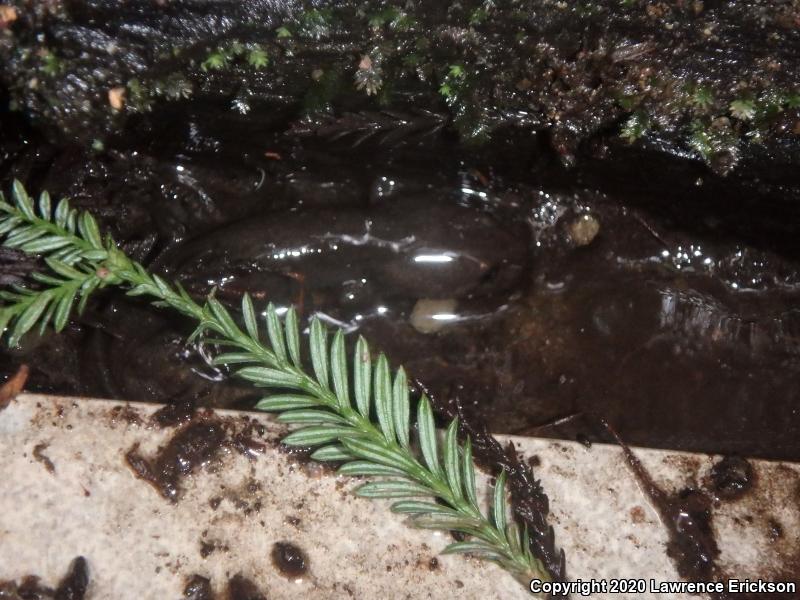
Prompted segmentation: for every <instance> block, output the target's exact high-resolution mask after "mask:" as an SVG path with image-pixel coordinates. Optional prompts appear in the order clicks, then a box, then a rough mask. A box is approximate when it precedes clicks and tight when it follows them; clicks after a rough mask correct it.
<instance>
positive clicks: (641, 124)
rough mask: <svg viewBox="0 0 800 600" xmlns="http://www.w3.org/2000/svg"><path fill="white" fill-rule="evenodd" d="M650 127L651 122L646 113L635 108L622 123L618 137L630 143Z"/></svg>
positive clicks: (644, 133)
mask: <svg viewBox="0 0 800 600" xmlns="http://www.w3.org/2000/svg"><path fill="white" fill-rule="evenodd" d="M650 128H651V123H650V119H649V117H648V116H647V113H645V112H644V111H641V110H637V111H636V112H635V113H633V114H632V115H631V116H630V117H628V120H627V121H625V123H624V124H623V125H622V129H621V131H620V137H621V138H623V139H625V140H627V141H628V142H629V143H632V142H635V141H636V140H638V139H639V138H641V137H643V136H644V135H646V134H647V132H648V131H649V130H650Z"/></svg>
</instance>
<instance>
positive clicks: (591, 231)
mask: <svg viewBox="0 0 800 600" xmlns="http://www.w3.org/2000/svg"><path fill="white" fill-rule="evenodd" d="M598 233H600V221H598V220H597V219H596V218H595V217H594V216H593V215H589V214H586V215H581V216H580V217H578V218H577V219H575V220H574V221H573V222H572V223H570V224H569V236H570V237H571V238H572V241H573V242H575V245H576V246H588V245H589V244H591V243H592V242H593V241H594V238H596V237H597V234H598Z"/></svg>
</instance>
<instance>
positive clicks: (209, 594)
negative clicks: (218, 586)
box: [183, 573, 267, 600]
mask: <svg viewBox="0 0 800 600" xmlns="http://www.w3.org/2000/svg"><path fill="white" fill-rule="evenodd" d="M183 597H184V598H186V600H267V595H266V594H264V593H263V592H262V591H261V590H260V589H259V588H258V586H257V585H256V584H255V583H253V582H252V581H251V580H250V579H247V578H246V577H244V576H243V575H242V574H240V573H239V574H237V575H234V576H233V577H231V578H230V579H229V580H228V583H227V586H226V588H225V591H224V593H220V594H216V593H215V592H214V589H213V586H212V585H211V581H210V580H209V579H208V578H206V577H203V576H202V575H193V576H192V577H191V578H190V579H189V580H188V581H187V582H186V587H185V588H184V590H183Z"/></svg>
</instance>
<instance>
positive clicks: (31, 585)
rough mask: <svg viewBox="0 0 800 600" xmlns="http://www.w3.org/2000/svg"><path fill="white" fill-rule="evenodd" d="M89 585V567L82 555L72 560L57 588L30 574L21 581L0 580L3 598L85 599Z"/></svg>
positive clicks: (31, 599)
mask: <svg viewBox="0 0 800 600" xmlns="http://www.w3.org/2000/svg"><path fill="white" fill-rule="evenodd" d="M88 587H89V567H88V564H87V562H86V559H85V558H83V557H82V556H79V557H77V558H76V559H75V560H73V561H72V564H71V565H70V568H69V571H68V572H67V574H66V575H65V576H64V578H63V579H62V580H61V581H60V582H59V583H58V585H57V586H56V588H55V589H54V588H50V587H47V586H45V585H42V583H41V580H40V578H39V577H37V576H35V575H28V576H26V577H23V578H22V579H21V580H20V581H19V582H14V581H0V599H2V600H83V599H84V598H85V597H86V591H87V589H88Z"/></svg>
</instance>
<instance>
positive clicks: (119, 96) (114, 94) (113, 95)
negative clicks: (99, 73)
mask: <svg viewBox="0 0 800 600" xmlns="http://www.w3.org/2000/svg"><path fill="white" fill-rule="evenodd" d="M108 103H109V104H110V105H111V108H113V109H114V110H122V109H123V107H124V106H125V88H124V87H115V88H111V89H110V90H108Z"/></svg>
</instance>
